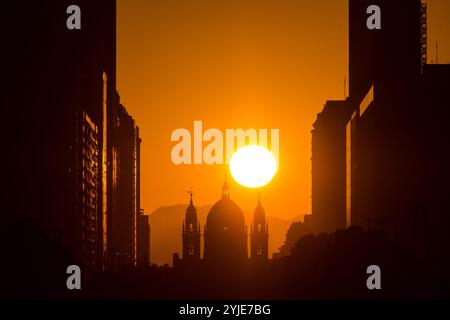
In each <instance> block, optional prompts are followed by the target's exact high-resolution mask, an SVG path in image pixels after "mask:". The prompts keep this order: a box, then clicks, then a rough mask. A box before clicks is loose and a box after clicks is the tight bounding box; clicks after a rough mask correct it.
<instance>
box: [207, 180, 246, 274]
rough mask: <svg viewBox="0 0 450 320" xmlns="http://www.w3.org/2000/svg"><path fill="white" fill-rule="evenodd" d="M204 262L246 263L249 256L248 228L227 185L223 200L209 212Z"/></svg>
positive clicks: (223, 263) (225, 184)
mask: <svg viewBox="0 0 450 320" xmlns="http://www.w3.org/2000/svg"><path fill="white" fill-rule="evenodd" d="M204 240H205V243H204V252H203V258H204V259H205V262H207V263H208V264H210V265H214V266H221V267H223V266H230V265H235V266H236V265H239V264H243V263H244V262H245V261H246V260H247V258H248V253H247V227H246V225H245V218H244V214H243V213H242V210H241V209H240V208H239V206H238V205H237V204H236V203H235V202H234V201H233V200H231V199H230V194H229V188H228V184H227V182H226V181H225V183H224V185H223V187H222V199H220V200H219V201H217V202H216V203H215V204H214V205H213V206H212V208H211V209H210V211H209V213H208V217H207V218H206V226H205V233H204Z"/></svg>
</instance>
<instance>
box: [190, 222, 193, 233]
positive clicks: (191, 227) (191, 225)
mask: <svg viewBox="0 0 450 320" xmlns="http://www.w3.org/2000/svg"><path fill="white" fill-rule="evenodd" d="M189 231H191V232H193V231H194V225H193V224H192V223H190V224H189Z"/></svg>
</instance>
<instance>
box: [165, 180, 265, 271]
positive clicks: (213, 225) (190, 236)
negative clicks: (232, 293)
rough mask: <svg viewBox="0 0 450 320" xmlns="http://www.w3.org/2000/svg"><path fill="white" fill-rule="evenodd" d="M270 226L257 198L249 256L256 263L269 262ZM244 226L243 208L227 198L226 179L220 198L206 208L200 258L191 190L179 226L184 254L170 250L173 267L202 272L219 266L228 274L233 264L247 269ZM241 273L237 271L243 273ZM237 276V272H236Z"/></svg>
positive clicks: (263, 263)
mask: <svg viewBox="0 0 450 320" xmlns="http://www.w3.org/2000/svg"><path fill="white" fill-rule="evenodd" d="M268 237H269V226H268V223H267V221H266V216H265V211H264V208H263V207H262V205H261V202H260V201H258V206H257V207H256V209H255V211H254V215H253V221H252V232H251V234H250V243H251V259H250V260H252V261H253V262H255V264H253V265H254V266H255V265H258V264H259V265H266V262H268ZM248 240H249V239H248V236H247V226H246V224H245V218H244V214H243V212H242V210H241V209H240V208H239V206H238V205H237V204H236V203H235V202H234V201H233V200H231V199H230V195H229V187H228V184H227V182H226V181H225V183H224V184H223V186H222V198H221V199H220V200H219V201H217V202H216V203H215V204H214V205H213V206H212V207H211V209H210V211H209V212H208V216H207V219H206V225H205V227H204V234H203V241H204V246H203V259H201V258H200V256H201V253H200V249H201V246H200V242H201V234H200V223H199V222H198V217H197V210H196V208H195V206H194V204H193V200H192V193H191V199H190V203H189V205H188V207H187V209H186V215H185V219H184V221H183V226H182V242H183V256H182V257H180V255H179V254H178V253H174V254H173V265H174V267H175V268H181V269H184V270H185V271H186V270H194V269H198V268H200V269H201V270H204V271H205V272H208V273H210V272H212V271H217V270H221V271H224V272H225V273H227V274H229V275H230V276H231V275H232V274H233V272H230V270H232V269H233V268H236V267H242V268H244V269H245V270H246V271H248V270H249V269H248V267H249V266H250V265H249V262H250V261H249V257H248V251H247V243H248ZM243 274H244V273H239V276H242V275H243ZM235 275H236V276H237V275H238V274H235Z"/></svg>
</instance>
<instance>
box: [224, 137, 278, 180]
mask: <svg viewBox="0 0 450 320" xmlns="http://www.w3.org/2000/svg"><path fill="white" fill-rule="evenodd" d="M230 172H231V175H232V177H233V179H234V180H236V182H237V183H239V184H240V185H242V186H244V187H248V188H259V187H263V186H265V185H266V184H268V183H269V182H270V180H272V178H273V176H274V175H275V173H276V172H277V162H276V160H275V157H274V155H273V154H272V152H270V151H269V150H267V149H266V148H264V147H261V146H256V145H252V146H245V147H242V148H239V149H238V150H237V151H236V152H235V153H234V154H233V156H232V157H231V160H230Z"/></svg>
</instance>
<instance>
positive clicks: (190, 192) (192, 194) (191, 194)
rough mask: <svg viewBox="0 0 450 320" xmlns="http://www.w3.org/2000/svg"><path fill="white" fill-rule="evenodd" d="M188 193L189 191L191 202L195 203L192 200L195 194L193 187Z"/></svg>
mask: <svg viewBox="0 0 450 320" xmlns="http://www.w3.org/2000/svg"><path fill="white" fill-rule="evenodd" d="M188 193H189V196H190V198H191V201H190V203H189V204H191V205H192V204H193V200H192V197H193V196H194V191H192V188H191V189H190V190H189V191H188Z"/></svg>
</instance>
